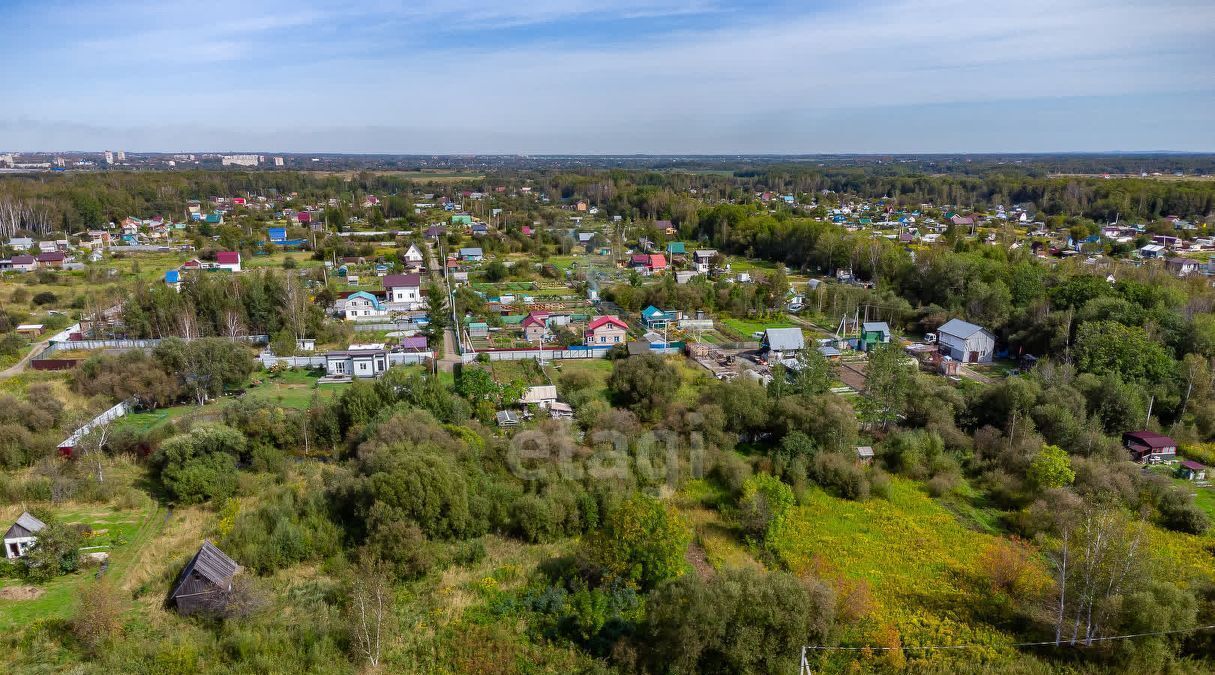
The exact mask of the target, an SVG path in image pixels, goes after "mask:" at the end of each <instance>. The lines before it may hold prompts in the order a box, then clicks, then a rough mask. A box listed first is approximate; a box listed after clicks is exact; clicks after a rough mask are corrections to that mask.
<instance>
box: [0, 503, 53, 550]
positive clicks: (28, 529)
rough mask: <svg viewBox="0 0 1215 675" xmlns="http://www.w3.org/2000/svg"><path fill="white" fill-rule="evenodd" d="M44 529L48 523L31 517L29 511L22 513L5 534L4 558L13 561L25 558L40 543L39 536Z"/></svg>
mask: <svg viewBox="0 0 1215 675" xmlns="http://www.w3.org/2000/svg"><path fill="white" fill-rule="evenodd" d="M44 528H46V523H44V522H42V521H41V520H38V519H37V518H35V517H34V516H32V515H30V512H29V511H26V512H25V513H22V514H21V515H20V516H18V517H17V522H15V523H13V526H12V527H10V528H8V531H7V532H5V533H4V557H6V558H8V559H9V560H12V559H14V558H20V557H22V556H24V555H25V554H26V553H27V552H28V551H29V550H30V549H31V548H32V547H33V546H34V544H36V543H37V542H38V537H37V534H38V533H39V532H41V531H42V530H43V529H44Z"/></svg>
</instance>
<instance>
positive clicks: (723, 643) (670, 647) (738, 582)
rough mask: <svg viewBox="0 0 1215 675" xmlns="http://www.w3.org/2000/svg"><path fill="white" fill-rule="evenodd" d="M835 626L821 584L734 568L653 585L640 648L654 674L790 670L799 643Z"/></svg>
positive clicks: (829, 595)
mask: <svg viewBox="0 0 1215 675" xmlns="http://www.w3.org/2000/svg"><path fill="white" fill-rule="evenodd" d="M834 623H835V598H834V597H833V595H832V593H831V590H830V589H829V588H828V587H827V586H825V585H824V584H822V583H820V582H817V581H814V580H810V581H800V580H798V579H797V578H795V577H793V576H792V575H789V574H785V573H772V574H763V573H761V572H756V571H754V570H751V569H750V568H744V569H733V570H727V571H726V572H724V573H722V574H720V575H718V576H716V577H714V578H712V579H710V580H708V581H701V580H700V579H699V578H698V577H696V576H694V575H688V576H685V577H683V578H680V579H676V580H673V581H668V582H667V583H665V584H663V585H662V586H660V587H659V588H658V589H657V590H656V591H655V592H654V593H653V594H652V595H651V596H650V598H649V601H648V603H647V609H646V626H645V630H644V634H643V639H642V640H641V641H640V647H641V648H642V650H643V651H644V653H645V654H646V656H647V657H648V660H649V661H650V663H651V664H653V666H654V668H655V672H673V673H756V672H765V673H784V672H794V671H796V670H797V659H798V654H799V653H800V650H801V646H802V645H805V644H814V643H817V642H820V641H822V640H823V639H825V638H826V637H827V636H828V635H829V634H830V632H831V628H832V626H833V624H834Z"/></svg>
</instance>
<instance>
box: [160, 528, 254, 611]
mask: <svg viewBox="0 0 1215 675" xmlns="http://www.w3.org/2000/svg"><path fill="white" fill-rule="evenodd" d="M239 570H240V565H237V564H236V562H235V561H234V560H232V559H231V558H229V557H228V556H227V554H225V553H224V552H223V551H221V550H219V549H218V548H216V546H215V544H212V543H211V542H210V541H206V540H204V541H203V544H202V546H201V547H199V549H198V553H195V554H194V557H193V558H191V559H190V562H188V563H186V566H185V567H183V568H182V570H181V574H180V575H178V577H177V584H176V585H175V586H174V587H173V593H172V594H170V595H169V601H170V602H172V603H173V604H174V605H176V606H177V611H178V612H180V613H181V614H195V613H197V612H215V611H218V610H221V609H223V607H224V605H226V604H227V600H228V594H229V593H231V592H232V577H234V576H236V573H237V571H239Z"/></svg>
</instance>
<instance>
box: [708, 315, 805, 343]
mask: <svg viewBox="0 0 1215 675" xmlns="http://www.w3.org/2000/svg"><path fill="white" fill-rule="evenodd" d="M721 324H722V325H723V326H725V327H726V328H728V329H730V330H732V331H734V332H735V333H738V335H739V336H740V337H741V338H743V339H744V340H755V339H757V338H755V337H753V333H755V332H756V331H762V330H764V329H765V328H791V327H793V326H794V325H795V324H794V323H793V322H792V321H789V319H787V318H785V317H784V316H783V315H782V316H779V317H775V318H772V319H762V320H761V319H735V318H728V319H721Z"/></svg>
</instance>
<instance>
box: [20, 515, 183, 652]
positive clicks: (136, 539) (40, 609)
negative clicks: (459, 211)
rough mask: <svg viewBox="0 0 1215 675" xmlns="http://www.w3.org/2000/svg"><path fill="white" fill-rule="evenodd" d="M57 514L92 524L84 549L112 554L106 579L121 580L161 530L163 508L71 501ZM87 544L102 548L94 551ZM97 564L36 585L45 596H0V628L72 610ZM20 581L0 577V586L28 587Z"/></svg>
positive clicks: (69, 520)
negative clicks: (16, 597)
mask: <svg viewBox="0 0 1215 675" xmlns="http://www.w3.org/2000/svg"><path fill="white" fill-rule="evenodd" d="M15 509H16V507H13V508H9V509H6V510H4V511H3V512H0V513H3V515H4V516H5V521H4V522H8V521H9V520H12V519H14V518H16V516H17V515H18V513H19V512H18V510H15ZM53 510H54V513H55V517H57V518H59V519H60V520H62V521H63V522H66V523H70V524H74V523H80V524H84V525H88V526H89V527H91V528H92V529H93V535H92V536H90V537H88V538H86V539H85V544H84V546H85V547H86V548H85V549H84V552H86V553H87V552H89V551H91V550H97V551H107V552H109V553H110V567H109V570H108V571H107V572H106V575H107V577H108V578H111V579H114V580H116V582H120V581H121V580H122V578H123V575H124V574H126V572H127V570H128V569H129V566H130V564H131V563H132V561H134V560H135V559H136V558H137V557H138V555H139V551H140V549H142V548H143V547H144V546H145V545H146V544H147V543H148V541H150V540H151V538H152V537H153V536H154V534H155V533H156V531H157V530H158V529H159V528H160V525H161V523H162V521H163V512H162V510H161V509H160V507H159V506H157V505H156V503H155V502H153V501H152V500H150V499H149V500H147V503H146V504H145V505H144V506H143V507H142V508H138V509H115V508H112V507H107V506H102V505H72V506H64V507H55V508H54V509H53ZM89 547H99V548H95V549H91V548H89ZM96 574H97V570H96V568H95V567H89V566H85V567H82V568H81V569H80V571H78V572H76V573H74V574H69V575H66V576H62V577H58V578H56V579H53V580H52V581H50V582H48V583H46V584H43V585H41V586H38V588H39V589H40V590H41V591H43V593H42V595H40V596H38V597H37V598H34V599H31V600H4V599H0V629H9V628H11V627H13V626H17V625H25V624H28V623H29V622H31V621H35V620H40V619H42V620H45V619H55V618H58V619H64V618H67V617H69V616H71V614H72V613H73V611H74V609H75V606H76V593H77V591H78V590H79V588H80V587H81V586H82V585H83V584H85V583H86V582H88V581H90V580H92V579H93V578H95V576H96ZM26 585H29V584H27V583H26V582H25V581H24V580H21V579H0V588H7V587H13V586H26Z"/></svg>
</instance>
